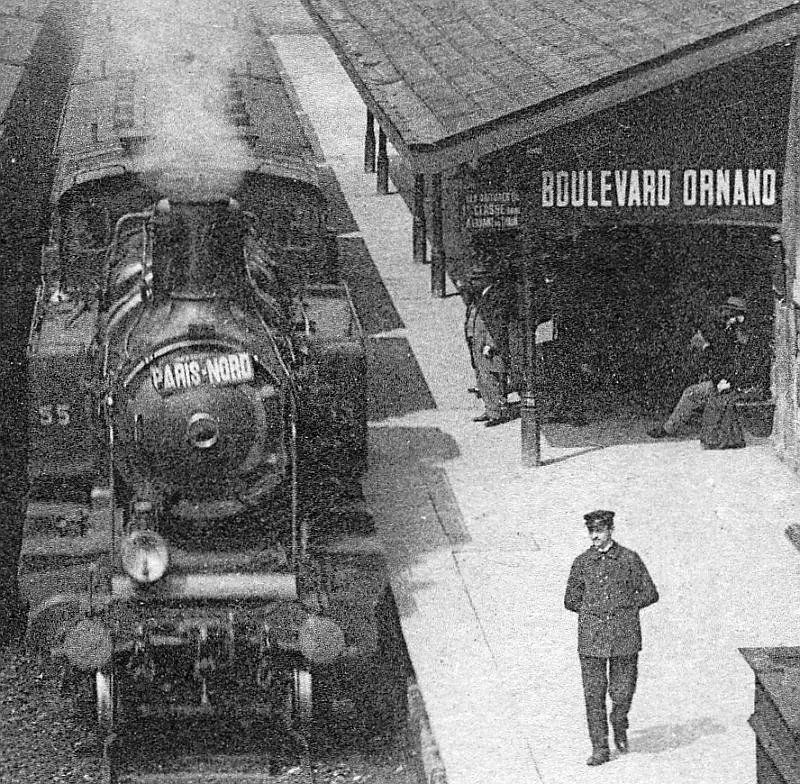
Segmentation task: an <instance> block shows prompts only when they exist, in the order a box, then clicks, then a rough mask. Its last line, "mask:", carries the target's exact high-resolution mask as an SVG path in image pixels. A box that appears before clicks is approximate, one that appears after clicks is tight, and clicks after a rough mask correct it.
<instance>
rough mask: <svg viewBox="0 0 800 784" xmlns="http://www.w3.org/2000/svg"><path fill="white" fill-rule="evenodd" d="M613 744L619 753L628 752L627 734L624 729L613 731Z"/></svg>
mask: <svg viewBox="0 0 800 784" xmlns="http://www.w3.org/2000/svg"><path fill="white" fill-rule="evenodd" d="M614 745H615V746H616V747H617V751H618V752H619V753H620V754H627V753H628V735H627V733H626V732H625V730H623V731H622V732H616V733H614Z"/></svg>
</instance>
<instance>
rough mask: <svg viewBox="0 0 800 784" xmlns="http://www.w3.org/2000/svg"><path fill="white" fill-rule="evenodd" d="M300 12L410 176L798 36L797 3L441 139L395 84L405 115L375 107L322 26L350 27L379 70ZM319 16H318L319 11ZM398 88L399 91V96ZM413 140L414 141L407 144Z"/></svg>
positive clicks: (325, 1) (346, 52) (334, 9)
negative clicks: (348, 34) (345, 31)
mask: <svg viewBox="0 0 800 784" xmlns="http://www.w3.org/2000/svg"><path fill="white" fill-rule="evenodd" d="M302 2H303V4H304V5H305V7H306V9H307V10H308V11H309V13H310V14H311V15H312V17H313V18H314V19H315V20H316V22H317V24H318V26H319V29H320V31H321V32H322V34H323V36H324V37H325V39H326V40H327V41H328V43H329V44H330V45H331V46H332V48H333V49H334V51H335V53H336V55H337V57H338V58H339V60H340V62H341V63H342V66H343V67H344V69H345V71H346V72H347V74H348V76H349V77H350V79H351V80H352V81H353V83H354V85H355V86H356V89H357V90H358V91H359V93H360V94H361V97H362V98H363V100H364V101H365V103H366V104H367V107H368V108H369V109H370V110H371V111H372V112H373V113H374V114H375V116H376V117H377V119H378V121H379V122H380V124H381V127H382V128H383V129H384V131H385V132H386V134H387V136H388V137H389V139H390V140H391V141H392V144H394V146H395V147H396V148H397V149H398V151H400V153H401V154H402V155H403V157H404V158H406V161H407V163H408V164H409V166H410V167H411V168H412V170H414V171H415V172H434V171H442V170H444V169H448V168H451V167H453V166H457V165H459V164H461V163H465V162H469V161H472V160H477V159H479V158H481V157H483V156H484V155H488V154H490V153H492V152H497V151H498V150H501V149H503V148H505V147H509V146H511V145H512V144H516V143H518V142H521V141H524V140H525V139H528V138H531V137H535V136H538V135H540V134H542V133H546V132H548V131H551V130H553V129H555V128H557V127H559V126H561V125H565V124H568V123H571V122H575V121H576V120H580V119H581V118H583V117H587V116H589V115H591V114H594V113H596V112H598V111H601V110H603V109H606V108H610V107H611V106H614V105H616V104H619V103H622V102H624V101H628V100H631V99H632V98H636V97H637V96H640V95H644V94H645V93H648V92H652V91H653V90H657V89H659V88H661V87H666V86H668V85H670V84H673V83H675V82H678V81H681V80H683V79H687V78H689V77H691V76H693V75H695V74H697V73H700V72H702V71H706V70H710V69H711V68H714V67H716V66H718V65H723V64H724V63H726V62H730V61H731V60H735V59H737V58H738V57H742V56H744V55H747V54H752V53H753V52H756V51H758V50H760V49H764V48H766V47H767V46H771V45H773V44H777V43H781V42H782V41H789V40H790V39H793V38H796V37H798V36H800V3H799V2H798V1H797V0H795V2H793V3H792V5H791V6H787V7H785V8H782V9H779V10H777V11H773V12H770V13H768V14H764V15H763V16H759V17H757V18H755V19H753V20H751V21H749V22H746V23H744V24H742V25H737V26H736V27H731V28H729V29H727V30H724V31H721V32H719V33H716V34H715V35H712V36H709V37H707V38H703V39H701V40H699V41H695V42H693V43H691V44H687V45H685V46H682V47H678V48H676V49H673V50H671V51H669V52H666V53H664V54H662V55H660V56H659V57H657V58H654V59H652V60H648V61H646V62H643V63H640V64H637V65H634V66H632V67H630V68H626V69H624V70H620V71H617V72H615V73H614V74H611V75H609V76H606V77H604V78H603V79H599V80H597V81H595V82H592V83H590V84H587V85H583V86H581V87H578V88H576V89H574V90H570V91H567V92H564V93H561V94H559V95H558V96H555V97H553V98H550V99H548V100H546V101H542V102H540V103H538V104H533V105H531V106H528V107H525V108H523V109H519V110H517V111H515V112H512V113H509V114H505V115H499V116H498V117H496V118H494V119H492V120H489V121H487V122H484V123H481V124H476V125H475V126H472V127H470V128H467V129H464V130H461V131H458V132H455V133H448V132H447V131H446V130H445V128H444V127H443V126H442V125H441V123H439V122H438V120H436V118H435V117H434V116H433V114H432V113H431V112H430V110H428V109H427V107H425V106H424V104H422V102H421V101H420V100H419V99H418V98H417V97H416V96H415V95H414V94H413V91H411V90H410V89H409V88H407V87H406V86H405V85H404V84H403V83H402V82H399V83H395V84H393V85H392V87H394V88H397V87H398V85H399V89H398V90H397V92H398V93H399V94H400V95H403V96H404V97H405V98H406V100H408V104H409V106H410V107H411V108H410V110H409V111H407V112H405V113H400V112H399V111H398V109H399V107H396V106H393V107H391V108H392V109H394V110H395V111H397V112H398V114H399V116H398V117H392V116H390V112H389V110H388V109H389V107H384V106H382V105H381V100H380V99H381V97H382V96H381V95H379V94H377V93H378V91H377V90H375V87H376V86H377V87H380V85H378V84H376V85H373V86H370V84H369V83H368V81H369V75H368V73H366V72H365V71H366V69H367V65H365V64H363V63H355V62H353V59H352V58H353V53H354V52H357V53H358V54H359V56H361V58H362V61H363V59H364V53H362V52H359V50H358V49H356V48H353V49H350V47H352V42H351V41H350V40H348V39H340V37H339V36H338V35H337V31H334V30H333V29H332V28H331V27H330V25H329V24H328V19H331V20H333V21H341V22H349V23H351V24H352V25H353V26H355V27H357V28H358V29H359V30H361V36H360V38H361V40H362V42H364V49H365V51H368V50H369V49H370V48H372V49H373V50H374V51H373V54H372V58H371V59H367V61H366V63H367V64H368V63H370V62H373V61H374V62H376V63H377V62H382V60H383V59H385V55H383V52H382V51H381V50H380V49H377V48H376V47H375V45H374V43H373V42H372V40H371V39H370V38H369V36H368V35H367V34H366V31H364V30H363V28H361V27H360V25H357V23H355V22H353V20H352V19H351V18H350V17H349V16H348V15H347V14H346V13H345V12H344V11H342V10H341V7H339V6H337V5H336V4H335V3H334V2H331V0H302ZM318 9H319V10H318ZM402 88H405V89H404V90H403V89H402ZM414 107H416V108H417V109H418V110H419V115H420V119H422V120H423V123H422V127H421V128H420V126H419V125H414V126H413V130H412V131H411V133H406V134H404V133H403V130H404V129H403V128H402V127H399V125H398V122H397V121H398V120H401V121H402V125H405V126H407V127H408V128H409V129H412V126H411V125H410V123H411V122H412V121H413V120H412V117H409V116H408V115H409V114H416V112H415V111H414ZM412 134H413V136H414V138H409V137H410V136H411V135H412Z"/></svg>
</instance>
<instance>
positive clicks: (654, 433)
mask: <svg viewBox="0 0 800 784" xmlns="http://www.w3.org/2000/svg"><path fill="white" fill-rule="evenodd" d="M647 435H649V436H650V438H666V437H667V436H668V435H669V433H668V432H667V431H666V430H664V425H659V426H658V427H654V428H652V430H648V431H647Z"/></svg>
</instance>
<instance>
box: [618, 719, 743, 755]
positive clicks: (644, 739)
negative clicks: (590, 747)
mask: <svg viewBox="0 0 800 784" xmlns="http://www.w3.org/2000/svg"><path fill="white" fill-rule="evenodd" d="M725 732H727V728H726V727H725V725H724V724H720V723H719V722H717V721H715V720H714V719H713V718H711V717H710V716H707V717H704V718H700V719H694V720H692V721H687V722H686V723H685V724H658V725H656V726H655V727H647V728H645V729H643V730H641V731H639V732H632V733H631V734H630V749H631V753H639V754H660V753H661V752H662V751H674V750H675V749H677V748H680V747H681V746H688V745H689V744H690V743H695V742H696V741H698V740H700V739H701V738H703V737H705V736H706V735H721V734H723V733H725Z"/></svg>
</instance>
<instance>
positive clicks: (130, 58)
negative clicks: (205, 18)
mask: <svg viewBox="0 0 800 784" xmlns="http://www.w3.org/2000/svg"><path fill="white" fill-rule="evenodd" d="M207 28H208V25H205V26H203V25H202V24H200V23H198V24H194V25H189V30H188V31H185V32H186V34H185V35H184V36H183V37H182V38H181V42H182V46H181V47H179V48H176V47H175V46H174V42H173V45H172V47H171V49H172V51H171V52H166V50H165V51H164V52H163V53H159V54H158V56H156V55H155V54H153V55H152V56H149V55H148V54H147V53H146V52H136V53H134V54H132V53H131V52H130V51H126V50H125V49H124V47H120V46H118V45H116V44H115V40H116V38H115V35H116V34H119V32H120V31H119V30H117V31H116V34H114V35H110V34H109V32H110V30H113V29H114V23H113V22H112V23H111V24H109V20H108V18H107V17H104V16H103V15H99V14H95V15H93V17H92V21H91V22H90V29H89V30H88V31H87V35H86V39H85V43H84V48H83V51H82V54H81V58H80V61H79V63H78V66H77V68H76V70H75V73H74V75H73V80H72V84H71V87H70V95H69V99H68V104H67V107H66V110H65V114H64V120H63V124H62V128H61V131H60V134H59V140H58V143H57V154H58V156H59V159H60V169H59V174H58V176H57V178H56V183H55V186H54V192H53V198H54V201H58V199H59V198H60V197H61V195H62V194H63V193H65V192H66V191H67V190H69V189H70V188H71V187H73V186H74V185H75V184H77V183H79V182H81V181H86V180H90V179H100V178H102V177H104V176H108V175H109V174H114V173H122V172H131V173H140V172H147V171H152V170H157V167H156V166H154V164H153V155H155V153H153V152H152V151H153V150H157V149H159V145H160V144H163V143H165V139H166V141H167V142H168V143H170V144H172V145H173V146H172V147H171V148H170V149H171V150H172V149H180V148H181V146H182V144H183V141H184V140H183V138H182V136H181V134H183V133H185V135H186V137H187V138H186V146H187V148H189V149H192V150H193V151H194V153H196V156H197V159H196V160H195V159H193V163H195V164H196V165H197V166H198V168H202V169H203V170H205V169H206V168H208V169H212V170H213V169H215V167H216V168H218V169H219V168H224V167H226V166H229V167H231V168H232V169H235V170H236V171H242V172H261V173H265V174H269V175H272V176H277V177H284V178H289V179H293V180H301V181H303V182H306V183H308V184H311V185H314V186H315V187H318V185H319V182H318V177H317V171H316V169H317V162H318V158H317V155H316V153H315V150H314V148H313V146H312V144H311V142H310V141H309V139H308V137H307V136H306V134H305V132H304V128H303V126H302V125H301V123H300V121H299V120H298V118H297V115H296V111H295V109H294V107H293V104H292V100H291V98H290V97H289V95H288V94H287V92H286V87H285V85H284V82H283V80H282V77H281V73H280V71H279V69H278V66H277V59H276V57H275V56H274V53H273V51H272V49H271V46H270V44H269V42H268V40H267V39H266V38H265V37H264V36H263V35H262V34H261V33H260V32H259V31H258V30H257V29H256V28H247V29H246V30H245V29H244V26H243V24H242V29H239V28H237V38H236V41H237V44H236V47H235V51H232V50H231V49H230V47H229V49H228V50H227V51H219V52H216V53H212V54H211V55H210V54H209V51H208V50H207V49H203V45H204V40H203V38H202V35H201V33H199V32H196V31H197V30H200V31H201V32H202V33H203V34H205V35H210V34H212V33H213V31H212V33H209V31H208V29H207ZM195 33H196V34H195ZM245 33H246V34H245ZM204 79H205V80H207V82H208V83H213V84H214V89H213V90H211V89H209V90H208V91H207V93H197V94H195V92H197V89H198V88H197V85H198V84H201V83H202V84H205V82H203V81H202V80H204ZM184 83H185V84H188V85H189V86H190V90H194V91H195V92H191V93H187V94H186V96H184V94H183V93H182V92H181V87H182V85H183V84H184ZM173 93H174V94H176V95H177V96H178V98H177V105H180V100H181V99H183V98H184V97H186V100H187V102H186V105H187V106H188V107H189V109H190V110H191V111H197V107H198V106H199V105H200V104H201V103H202V106H203V107H204V111H205V110H207V111H208V113H209V117H211V118H212V126H211V127H213V129H214V130H213V131H212V132H209V133H207V134H206V135H204V136H202V138H199V139H194V140H192V139H191V138H190V137H191V134H192V131H194V130H195V128H193V127H192V125H193V123H192V121H191V120H188V119H185V118H184V117H183V116H182V115H180V114H179V113H178V114H177V122H176V113H175V112H174V111H173V112H172V114H171V115H170V122H169V123H166V122H165V126H168V127H166V131H164V130H163V129H161V128H158V127H156V125H157V123H156V122H155V120H154V118H156V117H158V116H159V114H160V113H162V114H163V113H164V112H165V111H166V110H165V108H164V107H165V104H166V102H165V100H164V98H163V96H164V95H167V96H169V95H171V94H173ZM168 108H169V109H170V110H172V107H168ZM187 116H189V114H187ZM181 122H185V123H186V128H185V129H184V128H183V127H182V126H180V123H181ZM194 124H195V125H196V124H197V123H194ZM176 128H177V130H176ZM198 136H200V135H198ZM209 139H212V142H211V143H209ZM190 144H194V147H189V145H190ZM233 145H236V155H232V156H231V157H230V158H228V159H226V160H225V162H223V163H222V164H220V163H219V159H218V158H217V157H216V156H215V155H214V154H213V153H214V152H215V146H216V147H217V148H220V149H222V148H225V147H227V146H233ZM142 153H147V154H144V155H142ZM137 156H138V157H137ZM148 156H149V157H148Z"/></svg>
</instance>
